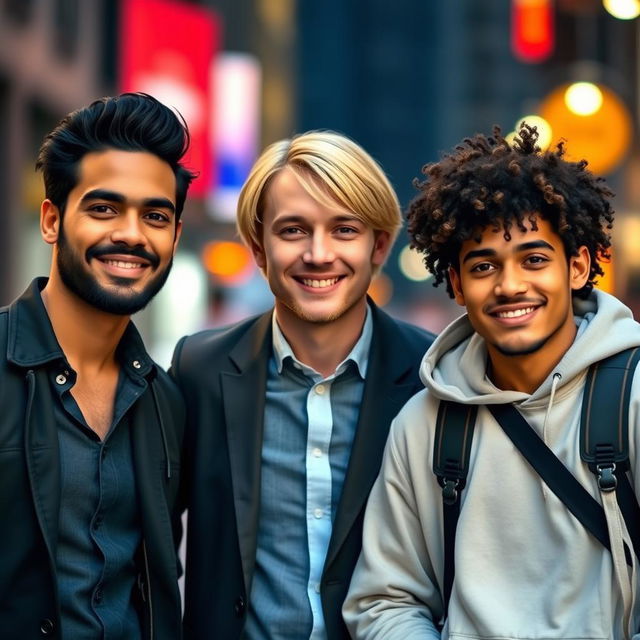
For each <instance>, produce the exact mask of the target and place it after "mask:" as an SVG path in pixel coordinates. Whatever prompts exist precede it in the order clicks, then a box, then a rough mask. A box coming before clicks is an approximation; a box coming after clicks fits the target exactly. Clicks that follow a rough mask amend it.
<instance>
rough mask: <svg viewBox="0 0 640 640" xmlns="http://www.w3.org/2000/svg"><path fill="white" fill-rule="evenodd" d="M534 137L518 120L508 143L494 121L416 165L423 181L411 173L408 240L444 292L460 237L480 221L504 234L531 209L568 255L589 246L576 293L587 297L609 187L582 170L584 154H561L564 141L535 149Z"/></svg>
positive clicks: (603, 252) (603, 233)
mask: <svg viewBox="0 0 640 640" xmlns="http://www.w3.org/2000/svg"><path fill="white" fill-rule="evenodd" d="M537 141H538V131H537V128H536V127H532V126H529V125H527V124H526V123H524V122H523V123H522V124H521V126H520V129H519V131H518V133H517V135H516V137H515V138H514V141H513V143H512V144H510V143H509V142H508V141H507V140H506V139H505V138H504V137H503V136H502V135H501V133H500V127H498V126H496V127H494V130H493V136H492V137H487V136H484V135H482V134H476V135H475V136H474V137H472V138H465V139H464V140H463V142H462V143H461V144H460V145H458V146H457V147H456V148H455V149H454V150H453V151H452V152H451V153H448V154H445V155H444V156H443V157H442V159H441V160H440V162H434V163H431V164H427V165H425V166H424V167H423V169H422V173H423V174H424V175H425V176H426V179H425V180H424V181H422V182H420V181H418V180H414V186H416V187H417V188H418V189H419V191H420V193H419V195H418V196H416V198H415V199H414V200H413V202H411V204H410V205H409V208H408V212H407V217H408V220H409V234H410V236H411V240H412V246H413V247H414V248H416V249H417V250H418V251H419V252H421V253H423V254H424V262H425V265H426V267H427V269H428V270H429V271H430V272H431V273H432V274H433V275H434V286H437V285H438V284H440V283H441V282H444V281H446V284H447V292H448V293H449V295H450V296H451V297H453V290H452V288H451V282H450V281H449V277H448V269H449V267H453V268H454V269H456V270H458V269H459V264H458V257H459V253H460V249H461V246H462V243H463V242H465V241H466V240H469V239H470V238H474V239H477V240H478V241H479V240H480V235H481V232H482V231H483V230H484V229H486V228H487V227H492V228H494V229H496V230H499V229H502V230H503V232H504V238H505V239H506V240H509V239H510V237H511V236H510V229H511V228H512V227H513V226H514V225H515V226H516V227H517V228H519V229H520V230H521V231H526V230H527V227H526V226H525V222H528V223H529V228H531V229H534V230H535V229H537V226H536V218H537V217H538V216H540V217H541V218H542V219H544V220H547V221H548V222H549V223H550V224H551V227H552V228H553V230H554V231H555V232H556V233H557V234H558V235H559V236H560V238H561V240H562V243H563V246H564V249H565V253H566V255H567V259H569V257H570V256H576V255H577V254H578V249H579V248H580V247H581V246H586V247H587V249H588V251H589V255H590V257H591V269H590V273H589V279H588V281H587V283H586V284H585V285H584V287H582V288H581V289H579V290H578V291H574V294H575V295H576V296H578V297H581V298H586V297H587V296H588V295H589V293H590V292H591V290H592V289H593V286H594V284H595V278H596V277H597V276H599V275H600V276H601V275H603V271H602V268H601V267H600V265H599V264H598V261H599V260H602V259H604V260H607V259H609V257H610V254H609V251H608V249H609V247H610V246H611V234H610V230H611V228H612V226H613V215H614V212H613V209H612V208H611V204H610V198H612V197H613V192H612V191H611V190H610V189H609V188H608V187H607V186H606V185H605V184H604V180H603V179H602V178H599V177H595V176H594V175H593V174H592V173H591V172H590V171H588V170H587V168H586V167H587V161H586V160H581V161H580V162H569V161H567V160H565V159H564V158H563V156H564V143H563V142H560V143H559V144H558V145H557V146H556V147H555V149H554V150H548V151H544V152H542V151H541V150H540V147H539V146H538V145H537Z"/></svg>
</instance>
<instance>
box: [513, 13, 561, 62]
mask: <svg viewBox="0 0 640 640" xmlns="http://www.w3.org/2000/svg"><path fill="white" fill-rule="evenodd" d="M553 45H554V28H553V6H552V3H551V0H512V2H511V50H512V51H513V53H514V55H515V56H516V58H518V59H519V60H520V61H522V62H529V63H532V62H543V61H544V60H546V59H547V58H548V57H549V56H550V55H551V53H552V51H553Z"/></svg>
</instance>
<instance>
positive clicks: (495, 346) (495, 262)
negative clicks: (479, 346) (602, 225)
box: [449, 218, 590, 366]
mask: <svg viewBox="0 0 640 640" xmlns="http://www.w3.org/2000/svg"><path fill="white" fill-rule="evenodd" d="M537 227H538V228H537V230H535V231H534V230H532V229H530V228H529V229H528V230H527V231H521V230H520V229H518V228H517V227H516V228H513V229H511V239H510V240H508V241H507V240H505V238H504V235H503V231H502V229H500V230H499V231H497V232H496V231H494V230H493V228H488V229H485V230H484V231H483V232H482V236H481V240H480V242H479V243H478V242H476V241H475V240H474V239H471V240H467V241H465V242H464V243H463V245H462V248H461V251H460V266H459V271H456V270H455V269H450V271H449V277H450V279H451V285H452V288H453V291H454V294H455V299H456V302H457V303H458V304H460V305H463V306H465V307H466V309H467V313H468V316H469V321H470V322H471V325H472V326H473V328H474V329H475V330H476V331H477V332H478V333H479V334H480V335H481V336H482V337H483V338H484V339H485V341H486V343H487V349H488V351H489V357H490V358H491V361H492V363H493V364H494V366H495V363H496V361H500V359H501V357H502V358H503V357H505V356H506V357H518V356H522V357H535V358H540V359H543V360H545V361H547V362H550V363H552V365H553V364H555V363H556V362H558V361H559V360H560V358H561V357H562V355H563V354H564V353H565V352H566V350H567V349H568V348H569V347H570V346H571V343H572V342H573V339H574V337H575V333H576V325H575V322H574V319H573V308H572V291H575V290H578V289H580V288H581V287H582V286H583V285H584V283H585V282H586V280H587V278H588V276H589V264H590V261H589V254H588V251H587V249H586V247H581V248H580V249H579V250H578V255H577V256H571V257H569V258H567V255H566V253H565V250H564V246H563V244H562V240H561V239H560V236H558V234H557V233H556V232H555V231H554V230H553V228H552V227H551V225H550V224H549V223H548V222H547V221H546V220H543V219H541V218H538V219H537Z"/></svg>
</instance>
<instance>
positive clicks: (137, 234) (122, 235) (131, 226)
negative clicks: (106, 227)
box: [111, 210, 146, 246]
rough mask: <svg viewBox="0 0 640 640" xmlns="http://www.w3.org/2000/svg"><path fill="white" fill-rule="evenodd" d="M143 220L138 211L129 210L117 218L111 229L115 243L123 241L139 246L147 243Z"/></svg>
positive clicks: (123, 242)
mask: <svg viewBox="0 0 640 640" xmlns="http://www.w3.org/2000/svg"><path fill="white" fill-rule="evenodd" d="M142 225H143V222H142V220H141V219H140V216H139V215H138V212H137V211H134V210H131V211H127V212H126V213H125V214H123V215H120V216H118V217H117V218H116V219H115V224H114V227H113V229H112V231H111V240H112V242H113V243H114V244H117V243H122V244H126V245H129V246H139V245H143V244H145V243H146V237H145V235H144V232H143V228H142Z"/></svg>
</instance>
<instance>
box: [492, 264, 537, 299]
mask: <svg viewBox="0 0 640 640" xmlns="http://www.w3.org/2000/svg"><path fill="white" fill-rule="evenodd" d="M528 288H529V287H528V284H527V281H526V279H525V278H524V277H523V273H522V271H521V270H520V269H518V268H517V267H514V266H511V265H504V266H503V267H502V270H501V271H500V277H499V278H498V280H497V281H496V285H495V294H496V296H498V297H503V298H512V297H514V296H517V295H522V294H523V293H526V292H527V289H528Z"/></svg>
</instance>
